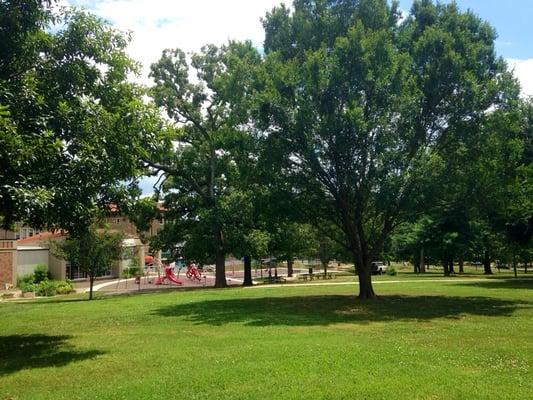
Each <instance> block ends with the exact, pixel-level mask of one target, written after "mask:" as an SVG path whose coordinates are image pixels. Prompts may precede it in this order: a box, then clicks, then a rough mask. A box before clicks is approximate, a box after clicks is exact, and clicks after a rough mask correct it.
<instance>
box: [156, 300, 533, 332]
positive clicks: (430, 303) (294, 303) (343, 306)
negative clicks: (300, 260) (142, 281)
mask: <svg viewBox="0 0 533 400" xmlns="http://www.w3.org/2000/svg"><path fill="white" fill-rule="evenodd" d="M531 306H532V305H531V304H530V303H529V302H519V301H512V300H501V299H495V298H489V297H449V296H398V295H396V296H386V297H381V298H379V299H377V300H375V301H358V300H357V298H356V297H355V296H341V295H335V296H292V297H263V298H241V299H230V300H207V301H201V302H195V303H187V304H177V305H172V306H167V307H163V308H159V309H156V310H154V314H155V315H159V316H163V317H181V318H185V319H187V320H188V321H191V322H193V323H196V324H208V325H223V324H227V323H242V324H245V325H248V326H270V325H287V326H315V325H330V324H335V323H369V322H374V321H397V320H420V321H423V320H431V319H435V318H459V317H461V316H464V315H478V316H487V317H498V316H510V315H512V313H513V311H514V310H515V309H516V308H518V307H521V308H523V307H531Z"/></svg>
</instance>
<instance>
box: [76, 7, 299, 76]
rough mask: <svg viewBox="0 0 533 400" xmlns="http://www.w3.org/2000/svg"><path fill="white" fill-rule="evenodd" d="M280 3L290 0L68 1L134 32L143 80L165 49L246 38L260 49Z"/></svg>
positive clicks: (135, 53)
mask: <svg viewBox="0 0 533 400" xmlns="http://www.w3.org/2000/svg"><path fill="white" fill-rule="evenodd" d="M282 2H284V3H286V4H288V5H289V4H290V3H292V0H92V1H91V0H69V3H70V4H72V5H76V6H83V7H86V8H88V9H89V10H91V11H92V12H93V13H95V14H97V15H99V16H100V17H102V18H105V19H107V20H109V21H110V22H112V23H113V24H114V25H115V26H116V27H117V28H118V29H120V30H123V31H131V32H132V42H131V44H130V46H129V53H130V55H131V56H132V57H133V58H134V59H135V60H138V61H140V62H142V64H143V75H144V78H145V79H146V76H147V75H148V72H149V68H150V64H151V63H153V62H155V61H157V60H158V59H159V57H160V56H161V52H162V51H163V49H166V48H175V47H178V48H180V49H182V50H184V51H186V52H190V51H198V50H200V48H201V47H202V46H203V45H205V44H208V43H214V44H217V45H220V44H223V43H226V42H227V41H228V40H229V39H235V40H245V39H250V40H252V42H253V43H254V44H255V45H257V46H261V45H262V43H263V39H264V33H263V27H262V25H261V21H260V18H261V17H264V16H265V14H266V12H267V11H270V10H271V9H272V8H273V7H274V6H277V5H279V4H281V3H282Z"/></svg>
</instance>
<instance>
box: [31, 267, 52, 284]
mask: <svg viewBox="0 0 533 400" xmlns="http://www.w3.org/2000/svg"><path fill="white" fill-rule="evenodd" d="M33 276H34V277H35V283H41V282H42V281H44V280H46V279H50V274H49V273H48V267H47V266H46V265H44V264H39V265H37V266H36V267H35V270H34V271H33Z"/></svg>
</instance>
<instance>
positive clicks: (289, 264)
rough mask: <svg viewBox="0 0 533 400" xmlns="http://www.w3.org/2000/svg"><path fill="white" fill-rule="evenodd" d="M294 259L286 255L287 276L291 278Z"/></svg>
mask: <svg viewBox="0 0 533 400" xmlns="http://www.w3.org/2000/svg"><path fill="white" fill-rule="evenodd" d="M293 266H294V259H293V258H292V257H291V256H289V257H287V276H288V277H289V278H291V277H292V276H293V275H294V268H293Z"/></svg>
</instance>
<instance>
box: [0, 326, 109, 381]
mask: <svg viewBox="0 0 533 400" xmlns="http://www.w3.org/2000/svg"><path fill="white" fill-rule="evenodd" d="M70 338H71V336H65V335H62V336H51V335H43V334H33V335H8V336H0V376H2V375H8V374H11V373H14V372H17V371H20V370H23V369H29V368H46V367H62V366H65V365H68V364H70V363H73V362H76V361H82V360H87V359H90V358H94V357H96V356H98V355H101V354H103V352H102V351H98V350H89V351H81V350H77V349H75V348H74V347H73V346H72V345H71V344H69V343H68V340H69V339H70Z"/></svg>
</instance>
